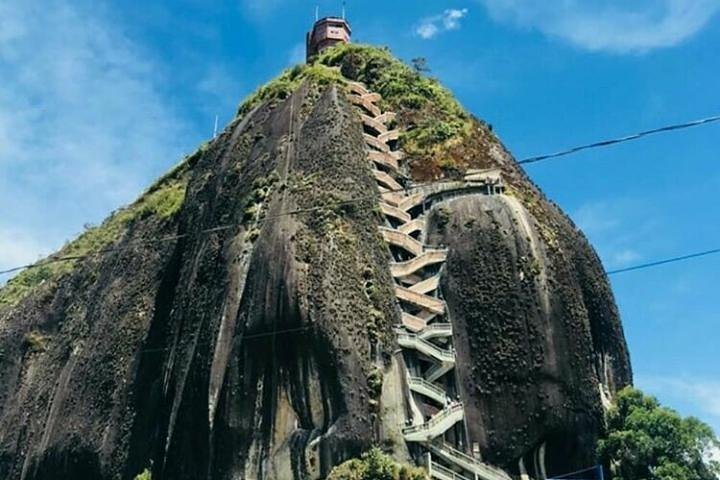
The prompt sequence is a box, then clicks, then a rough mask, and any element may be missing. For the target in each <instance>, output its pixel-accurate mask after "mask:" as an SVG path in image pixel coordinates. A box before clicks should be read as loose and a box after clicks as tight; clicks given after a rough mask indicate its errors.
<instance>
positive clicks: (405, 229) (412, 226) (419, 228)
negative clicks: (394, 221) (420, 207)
mask: <svg viewBox="0 0 720 480" xmlns="http://www.w3.org/2000/svg"><path fill="white" fill-rule="evenodd" d="M398 210H399V211H402V210H400V209H399V208H398ZM406 215H407V217H408V219H410V215H409V214H406ZM398 230H400V231H401V232H402V233H406V234H408V235H410V234H413V233H415V232H424V231H425V219H424V218H416V219H415V220H408V221H407V222H406V223H404V224H403V225H400V226H399V227H398Z"/></svg>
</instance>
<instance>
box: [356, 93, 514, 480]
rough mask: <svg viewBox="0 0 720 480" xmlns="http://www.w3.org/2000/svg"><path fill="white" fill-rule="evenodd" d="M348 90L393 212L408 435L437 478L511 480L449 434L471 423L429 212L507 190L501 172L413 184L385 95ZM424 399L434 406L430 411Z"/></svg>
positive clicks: (386, 231) (390, 231) (390, 233)
mask: <svg viewBox="0 0 720 480" xmlns="http://www.w3.org/2000/svg"><path fill="white" fill-rule="evenodd" d="M349 90H350V93H349V95H348V97H349V99H350V101H351V102H352V103H353V104H354V105H356V107H357V108H358V111H359V116H360V119H361V121H362V123H363V127H364V138H365V143H366V144H367V149H368V160H369V161H370V165H371V168H372V173H373V175H374V177H375V179H376V181H377V184H378V189H379V191H380V205H379V206H380V211H381V212H382V213H383V214H384V216H385V219H386V221H385V224H384V225H382V226H380V227H379V230H380V233H381V235H382V237H383V238H384V240H385V242H386V243H387V245H388V248H389V250H390V253H391V257H392V258H391V262H390V272H391V274H392V276H393V278H394V282H395V285H394V289H395V296H396V297H397V300H398V303H399V305H400V308H401V310H402V315H401V318H402V325H400V326H398V327H397V341H398V344H399V346H400V347H401V348H402V349H403V350H404V352H405V354H406V356H407V357H406V358H410V357H412V358H413V359H415V360H413V361H412V362H410V363H411V364H412V365H413V368H412V372H410V371H408V372H407V384H408V386H409V390H410V392H411V393H410V399H411V403H412V410H413V412H412V415H411V416H412V420H410V421H409V422H408V424H407V425H405V426H404V427H403V429H402V433H403V436H404V437H405V441H407V442H414V443H419V444H420V445H422V446H423V448H424V449H425V450H426V455H427V468H428V472H429V473H430V476H431V478H434V479H438V480H465V479H467V480H473V479H475V480H477V479H482V480H509V479H510V477H509V476H508V475H507V474H506V473H505V472H504V471H502V470H500V469H497V468H494V467H491V466H489V465H486V464H484V463H483V462H481V461H480V460H478V459H476V458H474V457H471V456H469V455H467V454H465V453H463V452H461V451H460V450H457V449H456V448H455V447H453V446H452V445H451V444H450V443H448V442H446V441H445V436H446V433H447V432H448V431H450V430H451V429H453V427H455V426H456V425H457V424H458V423H461V422H464V419H465V412H464V409H463V405H462V403H460V402H459V401H456V400H454V399H453V397H452V395H450V394H449V392H448V391H447V389H448V385H450V384H452V382H449V381H448V376H449V375H451V374H453V373H454V369H455V350H454V348H453V346H452V334H453V332H452V323H451V322H450V320H449V318H448V313H447V305H446V304H445V301H444V300H443V299H442V298H440V291H439V285H440V272H441V269H442V266H443V264H444V263H445V260H446V259H447V250H446V249H443V248H435V247H430V246H428V245H426V244H425V243H424V241H423V240H424V235H425V230H426V218H425V212H426V211H428V210H429V208H430V207H431V206H432V205H433V204H434V203H436V202H438V201H442V200H444V199H446V198H448V197H452V196H457V195H468V194H477V193H483V194H496V193H502V192H503V185H502V178H501V176H500V172H499V170H472V171H468V172H467V174H466V176H465V178H464V179H462V180H458V181H453V182H443V183H442V184H435V185H430V186H427V185H426V186H422V187H416V188H413V187H412V185H409V184H408V182H407V179H405V178H404V176H403V175H402V174H401V171H402V161H403V160H404V157H405V156H404V154H403V152H402V151H400V150H398V149H397V148H396V145H395V144H396V143H397V141H398V140H399V138H400V131H399V130H397V129H394V128H392V127H391V125H392V124H393V123H394V120H395V114H394V113H392V112H383V111H382V110H381V108H380V107H379V106H378V102H380V101H381V100H382V97H381V96H380V95H379V94H377V93H374V92H370V91H368V89H367V88H365V86H364V85H362V84H360V83H357V82H350V83H349ZM453 378H454V377H453ZM418 405H424V406H426V405H431V406H432V408H425V409H424V410H423V409H420V408H419V406H418ZM423 411H425V412H430V413H428V414H424V413H423Z"/></svg>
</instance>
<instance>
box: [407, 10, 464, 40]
mask: <svg viewBox="0 0 720 480" xmlns="http://www.w3.org/2000/svg"><path fill="white" fill-rule="evenodd" d="M467 14H468V9H467V8H462V9H448V10H445V11H444V12H443V13H442V14H440V15H433V16H432V17H426V18H423V19H422V20H420V22H419V23H418V24H417V26H416V27H415V34H416V35H418V36H419V37H420V38H424V39H425V40H429V39H431V38H434V37H435V36H437V35H438V34H440V33H443V32H447V31H450V30H458V29H459V28H460V27H461V24H460V21H461V20H462V19H463V18H465V17H466V16H467Z"/></svg>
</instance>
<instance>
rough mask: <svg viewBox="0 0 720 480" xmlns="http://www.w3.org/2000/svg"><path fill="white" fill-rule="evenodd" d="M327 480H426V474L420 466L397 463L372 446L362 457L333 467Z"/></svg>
mask: <svg viewBox="0 0 720 480" xmlns="http://www.w3.org/2000/svg"><path fill="white" fill-rule="evenodd" d="M327 480H427V475H426V474H425V471H424V470H423V469H421V468H416V467H411V466H408V465H399V464H397V463H395V461H393V459H392V458H390V457H389V456H387V455H385V454H384V453H382V451H381V450H380V449H378V448H372V449H370V450H369V451H367V452H365V453H364V454H363V456H362V458H360V459H357V458H355V459H352V460H348V461H347V462H345V463H343V464H342V465H339V466H337V467H335V468H334V469H333V471H332V472H330V475H329V476H328V478H327Z"/></svg>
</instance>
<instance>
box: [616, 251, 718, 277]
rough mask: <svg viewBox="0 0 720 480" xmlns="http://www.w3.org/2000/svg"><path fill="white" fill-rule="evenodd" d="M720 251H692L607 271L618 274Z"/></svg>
mask: <svg viewBox="0 0 720 480" xmlns="http://www.w3.org/2000/svg"><path fill="white" fill-rule="evenodd" d="M717 253H720V248H716V249H714V250H707V251H704V252H698V253H691V254H689V255H683V256H681V257H673V258H668V259H666V260H658V261H656V262H650V263H643V264H641V265H635V266H632V267H626V268H619V269H617V270H610V271H609V272H607V274H608V275H617V274H618V273H625V272H632V271H635V270H643V269H646V268H651V267H658V266H660V265H667V264H668V263H675V262H683V261H685V260H691V259H693V258H699V257H706V256H708V255H714V254H717Z"/></svg>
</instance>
